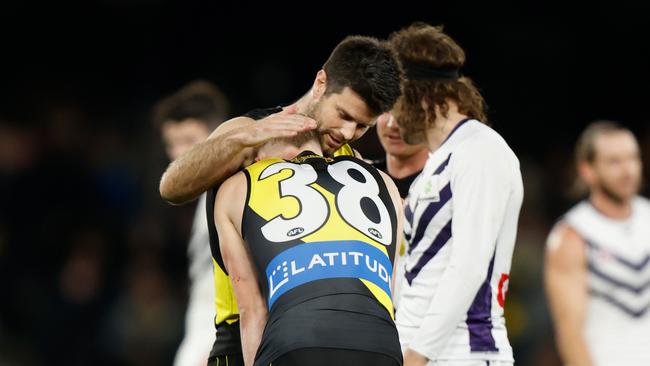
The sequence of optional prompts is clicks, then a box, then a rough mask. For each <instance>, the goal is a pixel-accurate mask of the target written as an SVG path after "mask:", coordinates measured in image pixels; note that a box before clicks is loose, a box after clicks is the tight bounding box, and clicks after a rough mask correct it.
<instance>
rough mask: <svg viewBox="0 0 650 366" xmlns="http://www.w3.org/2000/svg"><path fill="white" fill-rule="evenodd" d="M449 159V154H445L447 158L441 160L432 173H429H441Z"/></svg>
mask: <svg viewBox="0 0 650 366" xmlns="http://www.w3.org/2000/svg"><path fill="white" fill-rule="evenodd" d="M449 159H451V154H449V155H447V159H445V161H443V162H442V164H440V166H438V167H437V168H436V170H434V171H433V174H431V175H436V174H440V173H442V172H443V171H444V170H445V168H446V167H447V165H449Z"/></svg>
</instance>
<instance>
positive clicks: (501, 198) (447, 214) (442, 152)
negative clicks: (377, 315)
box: [395, 120, 523, 362]
mask: <svg viewBox="0 0 650 366" xmlns="http://www.w3.org/2000/svg"><path fill="white" fill-rule="evenodd" d="M522 199H523V185H522V180H521V173H520V171H519V161H518V160H517V157H516V156H515V154H514V153H513V152H512V150H511V149H510V148H509V147H508V145H507V144H506V142H505V141H504V140H503V138H501V136H499V134H497V133H496V132H495V131H494V130H492V129H491V128H490V127H488V126H486V125H485V124H483V123H481V122H479V121H476V120H465V121H462V122H461V123H459V124H458V126H457V127H456V128H455V129H454V131H452V133H451V134H450V136H449V137H448V138H447V140H446V141H445V142H444V143H443V144H442V145H441V146H440V147H439V148H438V149H437V150H436V151H435V152H433V153H431V154H430V156H429V160H428V161H427V164H426V166H425V168H424V170H423V171H422V173H421V174H420V176H418V178H417V179H416V180H415V181H414V182H413V185H412V186H411V189H410V191H409V196H408V198H407V200H406V205H405V217H406V220H405V221H406V222H405V224H404V234H405V239H406V241H407V243H408V246H407V248H408V249H407V252H406V254H405V255H404V257H403V258H400V261H399V264H398V266H399V268H398V269H397V271H396V276H398V277H397V278H396V288H395V306H396V324H397V328H398V331H399V335H400V341H401V342H402V350H403V351H406V349H407V348H411V349H413V350H415V351H417V352H419V353H421V354H423V355H425V356H427V357H428V358H429V359H430V360H491V361H504V362H513V357H512V348H511V347H510V343H509V342H508V337H507V332H506V327H505V320H504V318H503V304H504V296H505V292H506V289H507V281H508V275H509V272H510V264H511V260H512V252H513V249H514V245H515V237H516V233H517V221H518V217H519V210H520V208H521V203H522Z"/></svg>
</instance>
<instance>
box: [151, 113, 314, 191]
mask: <svg viewBox="0 0 650 366" xmlns="http://www.w3.org/2000/svg"><path fill="white" fill-rule="evenodd" d="M295 112H296V109H295V107H288V108H286V109H285V110H283V111H281V112H279V113H276V114H272V115H270V116H268V117H266V118H264V119H262V120H260V121H259V122H258V123H255V121H254V120H253V119H250V118H247V117H237V118H234V119H231V120H229V121H227V122H225V123H223V124H221V125H220V126H219V127H218V128H217V129H216V130H214V131H213V132H212V134H211V135H210V137H208V139H207V140H205V141H203V142H202V143H200V144H197V145H196V146H194V147H193V148H192V149H190V150H189V151H188V152H186V153H185V154H183V155H182V156H181V157H179V158H178V159H176V160H175V161H173V162H172V163H171V164H169V166H168V167H167V170H166V171H165V173H164V174H163V176H162V178H161V180H160V187H159V189H160V195H161V197H162V198H163V199H165V200H166V201H168V202H170V203H173V204H183V203H186V202H189V201H191V200H193V199H195V198H197V197H198V196H199V195H201V193H203V192H205V191H207V190H208V189H209V188H211V187H213V186H214V185H215V184H217V183H219V182H222V181H223V180H224V179H226V178H227V177H229V176H230V175H232V174H233V173H235V172H236V171H237V170H238V169H239V168H240V167H242V166H243V165H244V163H245V162H246V161H247V160H248V159H252V155H253V153H254V148H255V147H257V146H259V145H260V144H262V143H264V142H266V141H268V140H270V139H273V138H279V137H288V136H294V135H296V134H297V133H299V132H302V131H306V130H309V129H313V128H316V122H315V121H314V120H313V119H311V118H309V117H306V116H303V115H299V114H295Z"/></svg>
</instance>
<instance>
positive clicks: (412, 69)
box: [402, 61, 460, 80]
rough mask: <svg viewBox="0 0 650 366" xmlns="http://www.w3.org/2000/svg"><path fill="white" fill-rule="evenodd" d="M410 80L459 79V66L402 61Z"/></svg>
mask: <svg viewBox="0 0 650 366" xmlns="http://www.w3.org/2000/svg"><path fill="white" fill-rule="evenodd" d="M402 65H403V66H404V71H405V73H406V78H407V79H408V80H458V78H459V77H460V75H459V72H458V68H456V67H453V66H443V67H434V66H429V65H423V64H415V63H411V62H406V61H404V62H402Z"/></svg>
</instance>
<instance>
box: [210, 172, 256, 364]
mask: <svg viewBox="0 0 650 366" xmlns="http://www.w3.org/2000/svg"><path fill="white" fill-rule="evenodd" d="M245 199H246V179H245V177H244V174H243V173H238V174H236V175H234V176H233V177H231V178H229V179H228V180H227V181H226V182H224V184H223V185H222V186H221V188H220V189H219V192H218V193H217V198H216V203H215V210H214V216H215V225H216V226H217V232H218V234H219V238H220V240H219V243H220V244H219V245H220V249H221V255H222V257H223V261H224V265H225V266H226V270H227V271H228V273H229V274H230V280H231V282H232V285H233V290H234V292H235V298H236V299H237V307H238V308H239V320H240V329H241V341H242V351H243V356H244V364H245V365H247V366H250V365H252V364H253V361H254V360H255V354H256V353H257V348H258V347H259V345H260V341H261V340H262V333H263V331H264V326H265V325H266V320H267V316H268V312H267V309H266V303H265V301H264V298H263V297H262V294H261V292H260V287H259V283H258V281H257V274H256V271H255V267H254V265H253V260H252V258H251V257H250V255H249V252H248V251H247V248H246V243H245V242H244V240H243V239H242V235H241V232H240V230H241V217H242V212H243V209H244V204H245V202H244V201H245Z"/></svg>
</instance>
